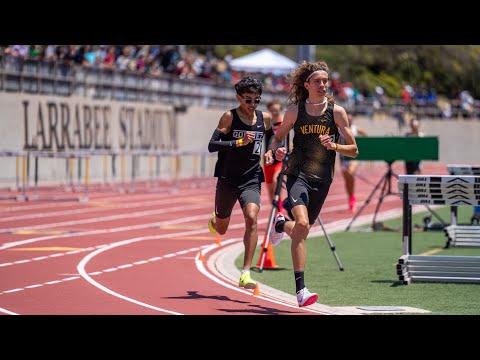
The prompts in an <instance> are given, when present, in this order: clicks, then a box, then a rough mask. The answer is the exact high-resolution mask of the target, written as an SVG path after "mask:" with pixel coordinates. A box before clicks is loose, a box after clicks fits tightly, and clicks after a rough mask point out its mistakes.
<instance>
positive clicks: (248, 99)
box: [243, 97, 261, 104]
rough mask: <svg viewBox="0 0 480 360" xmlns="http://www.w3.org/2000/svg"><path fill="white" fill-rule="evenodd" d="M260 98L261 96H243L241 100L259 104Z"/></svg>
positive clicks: (246, 102)
mask: <svg viewBox="0 0 480 360" xmlns="http://www.w3.org/2000/svg"><path fill="white" fill-rule="evenodd" d="M260 100H261V98H259V97H258V98H255V99H250V98H243V101H245V104H251V103H255V104H260Z"/></svg>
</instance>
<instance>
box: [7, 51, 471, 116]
mask: <svg viewBox="0 0 480 360" xmlns="http://www.w3.org/2000/svg"><path fill="white" fill-rule="evenodd" d="M0 91H8V92H25V93H33V94H45V95H60V96H72V95H76V96H85V97H89V98H93V99H106V100H118V101H134V102H135V101H142V102H163V103H168V104H174V105H179V106H191V105H198V106H203V107H209V108H222V109H225V108H232V107H236V106H237V101H236V98H235V91H234V89H233V87H232V86H231V85H227V84H224V83H217V82H215V81H212V80H207V79H199V78H192V79H180V78H178V77H177V76H175V75H172V74H161V75H159V76H152V75H149V74H139V73H136V72H132V71H129V70H124V71H122V70H118V69H106V68H94V67H86V66H81V65H70V64H64V63H62V62H59V61H54V62H48V61H40V60H31V59H23V58H19V57H13V56H11V55H4V56H0ZM286 97H287V94H285V93H283V92H281V93H274V92H270V91H264V92H263V94H262V99H263V101H262V105H261V107H264V106H265V104H266V103H268V102H269V101H270V100H273V99H274V98H278V99H280V101H283V102H285V101H286ZM375 101H376V100H375V98H373V97H372V98H365V99H364V100H363V101H361V102H359V101H341V100H339V99H337V102H338V103H339V104H340V105H342V106H344V107H345V108H346V109H347V111H349V112H351V113H352V114H354V115H365V116H373V115H374V114H376V113H384V114H387V115H395V114H397V113H398V112H399V111H401V110H409V111H411V112H412V113H414V114H415V115H417V116H418V117H419V118H444V117H445V115H444V114H443V113H442V110H441V109H440V108H439V107H438V106H436V105H434V104H427V105H416V104H412V105H410V106H405V105H404V104H403V103H402V102H401V101H399V99H393V100H390V101H389V102H388V103H387V104H382V105H381V106H380V107H378V106H377V107H376V106H374V103H375ZM450 112H451V116H450V117H449V118H452V119H456V118H462V117H471V118H480V101H478V100H475V104H474V107H473V113H471V114H466V113H465V112H464V111H463V110H462V107H461V104H460V102H459V101H458V100H452V101H451V111H450Z"/></svg>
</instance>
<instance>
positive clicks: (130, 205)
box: [0, 193, 207, 222]
mask: <svg viewBox="0 0 480 360" xmlns="http://www.w3.org/2000/svg"><path fill="white" fill-rule="evenodd" d="M205 195H207V193H205ZM183 198H192V195H179V196H176V197H175V201H178V200H180V201H181V200H182V199H183ZM166 204H167V205H171V204H172V199H161V200H150V201H148V200H147V201H137V202H131V203H127V204H123V203H117V204H115V203H112V204H111V205H112V207H103V208H102V207H92V206H90V207H87V208H81V209H74V210H61V211H51V212H40V213H38V212H36V213H33V214H23V215H15V216H10V217H3V218H0V222H7V221H15V220H23V221H25V220H26V219H40V218H45V217H54V216H69V215H78V214H83V213H96V212H101V211H111V210H112V209H113V210H117V209H133V208H138V207H149V206H158V205H166ZM0 211H1V209H0Z"/></svg>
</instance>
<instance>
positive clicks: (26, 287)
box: [25, 284, 43, 289]
mask: <svg viewBox="0 0 480 360" xmlns="http://www.w3.org/2000/svg"><path fill="white" fill-rule="evenodd" d="M40 286H43V284H35V285H28V286H25V289H35V288H38V287H40Z"/></svg>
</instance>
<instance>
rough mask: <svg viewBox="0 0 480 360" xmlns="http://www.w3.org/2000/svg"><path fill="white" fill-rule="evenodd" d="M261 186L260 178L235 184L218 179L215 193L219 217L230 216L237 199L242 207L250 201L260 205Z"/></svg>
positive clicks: (216, 210) (216, 209)
mask: <svg viewBox="0 0 480 360" xmlns="http://www.w3.org/2000/svg"><path fill="white" fill-rule="evenodd" d="M260 187H261V182H260V181H259V180H258V179H257V180H254V181H250V182H248V183H246V184H243V185H233V184H231V183H229V182H228V181H224V180H221V179H218V181H217V191H216V193H215V214H216V216H217V217H218V218H219V219H225V218H228V217H230V215H231V214H232V209H233V207H234V205H235V203H236V202H237V200H238V201H239V202H240V206H241V207H242V209H243V208H244V207H245V206H247V204H250V203H254V204H257V205H258V206H259V207H260Z"/></svg>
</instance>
